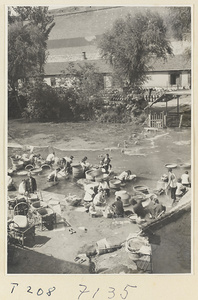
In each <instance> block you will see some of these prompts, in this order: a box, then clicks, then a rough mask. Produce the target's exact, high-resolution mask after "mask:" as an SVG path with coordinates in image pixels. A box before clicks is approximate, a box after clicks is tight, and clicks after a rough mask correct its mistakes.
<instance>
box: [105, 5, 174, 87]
mask: <svg viewBox="0 0 198 300" xmlns="http://www.w3.org/2000/svg"><path fill="white" fill-rule="evenodd" d="M99 48H100V50H101V54H102V57H103V58H104V59H106V60H107V61H108V62H110V63H111V64H112V65H113V67H114V70H115V72H116V73H117V75H118V76H119V78H120V80H121V81H122V82H127V83H128V84H129V85H130V86H133V87H134V86H137V85H141V84H142V83H143V82H145V81H146V79H147V77H146V72H147V71H148V70H149V68H150V66H149V61H150V59H151V58H153V57H157V58H164V59H165V58H166V56H167V54H172V49H171V46H170V43H169V41H168V39H167V38H166V27H165V25H164V22H163V19H162V18H161V17H160V16H159V14H158V13H153V12H151V11H150V10H147V11H146V12H145V13H141V12H138V13H137V14H136V15H135V16H131V15H130V14H129V15H128V16H127V17H126V18H125V19H118V20H117V21H116V22H115V23H114V26H113V27H112V29H111V30H109V31H107V32H106V33H104V34H103V36H102V38H101V41H100V44H99Z"/></svg>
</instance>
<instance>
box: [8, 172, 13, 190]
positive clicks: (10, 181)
mask: <svg viewBox="0 0 198 300" xmlns="http://www.w3.org/2000/svg"><path fill="white" fill-rule="evenodd" d="M12 185H13V179H12V177H11V176H9V175H8V176H7V187H8V188H10V187H12Z"/></svg>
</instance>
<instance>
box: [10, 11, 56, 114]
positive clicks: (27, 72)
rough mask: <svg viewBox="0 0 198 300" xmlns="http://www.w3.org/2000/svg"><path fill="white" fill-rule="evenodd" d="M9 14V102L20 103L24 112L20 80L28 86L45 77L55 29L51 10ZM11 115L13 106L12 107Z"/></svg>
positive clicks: (19, 106)
mask: <svg viewBox="0 0 198 300" xmlns="http://www.w3.org/2000/svg"><path fill="white" fill-rule="evenodd" d="M12 9H13V10H14V11H15V14H14V15H12V14H10V13H8V88H9V91H12V92H10V93H9V101H10V103H14V101H15V102H16V103H17V105H18V108H19V110H20V111H22V108H21V105H20V101H19V95H18V89H17V86H18V81H19V79H20V80H21V81H23V84H26V83H27V81H28V80H29V78H32V77H37V76H42V75H43V72H44V64H45V62H46V57H47V39H48V36H49V33H50V31H51V29H52V28H53V26H54V24H55V23H54V22H53V16H49V15H48V7H32V6H31V7H30V6H29V7H28V6H24V7H20V6H17V7H12ZM9 12H10V10H9ZM9 107H10V115H12V112H11V110H12V107H13V108H15V105H9Z"/></svg>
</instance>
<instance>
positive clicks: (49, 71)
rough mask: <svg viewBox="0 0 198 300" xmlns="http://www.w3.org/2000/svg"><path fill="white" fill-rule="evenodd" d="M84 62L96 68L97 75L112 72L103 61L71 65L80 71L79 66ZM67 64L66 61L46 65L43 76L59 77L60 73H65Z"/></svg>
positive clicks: (76, 62)
mask: <svg viewBox="0 0 198 300" xmlns="http://www.w3.org/2000/svg"><path fill="white" fill-rule="evenodd" d="M86 62H87V63H91V64H93V65H94V66H95V67H96V68H97V70H98V72H99V73H103V74H107V73H111V72H112V69H111V66H110V65H109V64H107V63H106V62H105V61H104V60H89V61H87V60H79V61H75V62H72V63H73V66H74V68H75V69H76V70H80V67H79V65H84V64H85V63H86ZM69 63H71V62H68V61H66V62H53V63H47V64H46V65H45V74H46V75H48V76H50V75H60V74H61V72H62V71H65V72H66V73H67V69H68V67H69Z"/></svg>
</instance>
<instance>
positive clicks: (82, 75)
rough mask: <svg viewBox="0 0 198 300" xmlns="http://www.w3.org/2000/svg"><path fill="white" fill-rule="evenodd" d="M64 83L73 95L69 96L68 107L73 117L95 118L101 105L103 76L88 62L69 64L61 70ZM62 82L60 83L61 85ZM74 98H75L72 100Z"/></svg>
mask: <svg viewBox="0 0 198 300" xmlns="http://www.w3.org/2000/svg"><path fill="white" fill-rule="evenodd" d="M62 73H63V74H62V76H64V77H65V80H64V85H65V88H68V89H69V91H70V93H71V92H73V94H74V95H75V97H70V100H71V99H72V100H71V101H70V108H71V110H72V112H73V116H74V118H75V119H78V120H79V119H83V120H90V119H92V118H95V116H96V115H97V112H98V110H100V108H101V107H102V105H103V99H102V96H101V91H102V90H103V76H102V74H100V73H99V71H98V69H97V68H96V67H95V66H94V65H93V64H90V63H83V64H78V65H75V64H73V63H70V64H69V67H68V68H67V70H63V72H62ZM62 76H61V77H62ZM62 84H63V83H61V85H62ZM74 99H75V100H74Z"/></svg>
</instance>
